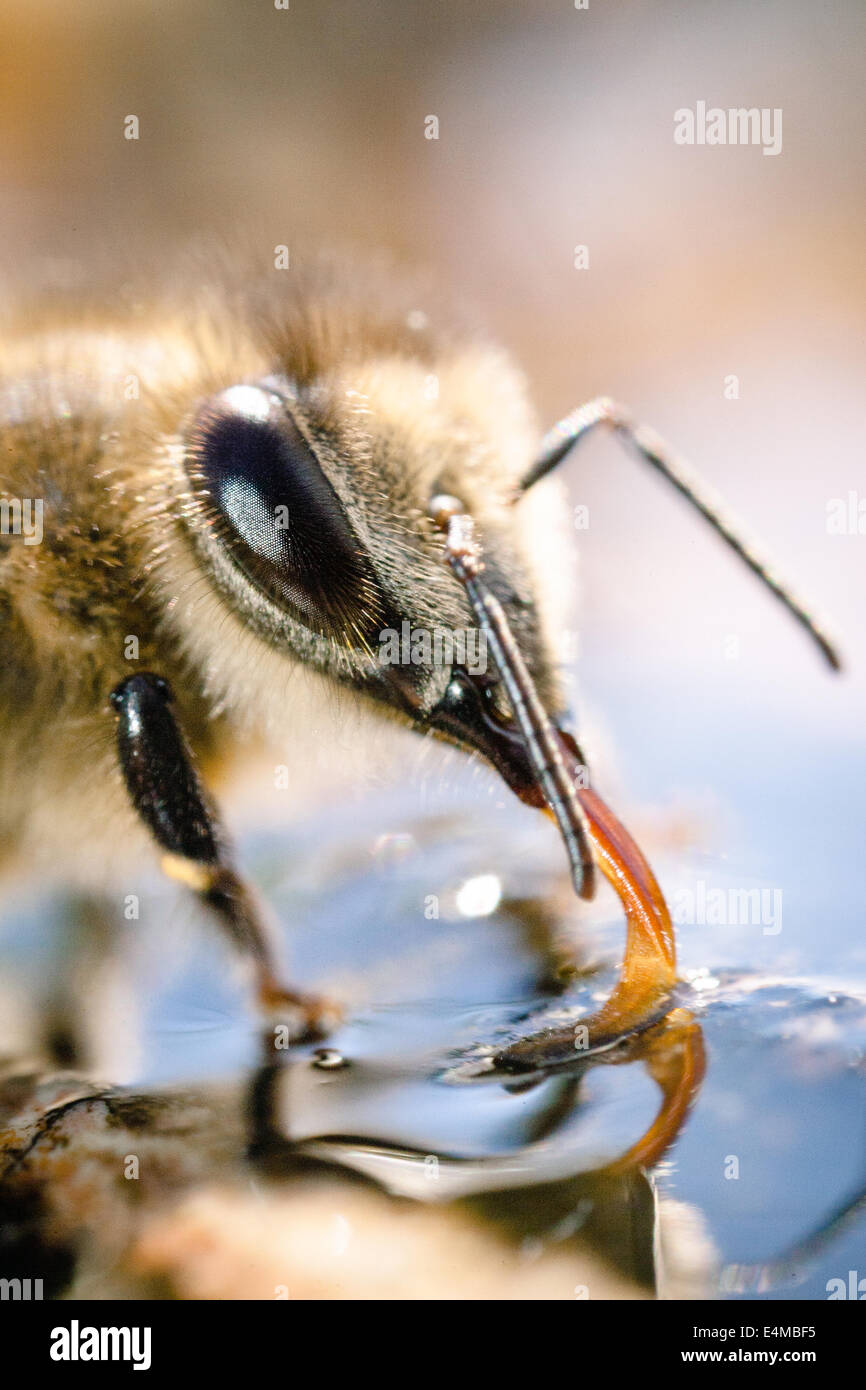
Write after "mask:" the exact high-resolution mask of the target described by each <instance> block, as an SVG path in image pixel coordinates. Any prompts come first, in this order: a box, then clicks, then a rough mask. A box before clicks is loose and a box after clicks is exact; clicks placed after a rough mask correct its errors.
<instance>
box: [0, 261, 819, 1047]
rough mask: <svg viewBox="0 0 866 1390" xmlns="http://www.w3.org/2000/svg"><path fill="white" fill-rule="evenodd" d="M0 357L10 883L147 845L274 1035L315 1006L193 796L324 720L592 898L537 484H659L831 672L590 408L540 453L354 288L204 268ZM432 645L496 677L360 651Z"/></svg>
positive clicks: (322, 1029) (456, 352)
mask: <svg viewBox="0 0 866 1390" xmlns="http://www.w3.org/2000/svg"><path fill="white" fill-rule="evenodd" d="M3 341H4V349H3V356H2V376H0V434H2V450H0V498H2V501H3V505H4V507H5V510H4V511H3V513H2V517H0V520H2V521H3V527H2V530H3V534H2V535H0V632H2V652H3V657H2V664H0V766H2V790H0V846H2V859H3V865H2V867H3V868H5V869H6V870H7V871H11V870H13V869H14V868H15V867H16V866H22V865H23V866H26V868H27V870H28V871H29V872H30V873H36V874H39V875H41V876H43V877H45V878H49V877H50V878H61V879H68V881H69V882H70V883H73V884H82V883H88V884H91V883H100V884H101V883H103V882H104V881H105V880H106V879H107V877H108V875H109V871H114V870H116V867H117V864H118V863H119V862H120V860H121V857H122V855H123V853H124V850H125V851H126V852H127V853H128V854H129V855H130V856H131V857H134V856H140V855H141V854H143V853H147V852H152V850H154V849H155V850H156V852H157V853H158V854H159V856H160V859H161V863H162V867H163V869H164V870H165V872H166V873H167V874H169V875H170V876H171V877H173V878H174V879H176V880H178V881H179V882H181V883H182V884H184V885H186V886H187V887H188V888H189V889H190V890H191V891H192V892H194V893H195V894H197V895H198V897H199V898H200V900H201V901H202V902H203V903H204V904H205V905H206V906H207V907H208V908H209V909H210V911H211V913H212V914H213V916H214V917H215V918H216V920H217V921H219V922H220V923H221V925H222V926H223V928H224V929H225V930H226V931H227V933H228V935H229V936H230V937H231V938H232V939H233V941H234V942H235V944H236V945H237V946H238V948H239V949H240V951H241V953H242V955H243V957H244V959H245V960H247V961H248V962H249V963H250V967H251V970H252V974H253V980H254V988H255V992H256V996H257V999H258V1000H259V1002H260V1004H261V1006H262V1007H263V1008H264V1009H266V1010H274V1009H280V1010H283V1011H284V1012H285V1011H290V1012H292V1017H293V1019H294V1020H295V1027H294V1032H295V1035H296V1036H297V1037H304V1038H312V1037H320V1036H323V1035H324V1034H326V1033H327V1031H328V1029H329V1028H330V1027H331V1026H332V1025H333V1022H334V1019H335V1016H336V1011H335V1009H334V1007H333V1006H332V1005H331V1004H330V1003H329V1002H328V1001H325V1000H322V999H320V998H318V997H312V996H309V995H305V994H303V993H301V992H299V991H297V990H293V989H291V988H290V987H289V986H287V985H286V984H285V983H284V982H283V980H282V978H281V975H280V970H279V966H278V963H277V961H276V958H275V952H274V946H273V932H272V930H271V929H270V927H269V924H268V916H267V911H266V908H265V906H264V905H263V903H262V902H261V900H260V898H259V895H258V894H257V892H256V890H255V887H254V885H252V884H251V883H250V882H248V881H247V880H246V878H245V877H244V875H243V873H242V870H241V868H240V866H239V865H238V863H237V862H236V858H235V855H234V852H233V849H232V846H231V844H230V841H229V838H228V836H227V834H226V832H225V830H224V828H223V825H222V821H221V817H220V814H219V811H218V809H217V805H216V801H215V798H214V795H213V793H212V791H211V790H210V789H209V788H211V787H212V785H213V782H214V780H218V779H219V776H220V772H221V769H225V768H226V767H227V766H229V765H230V764H231V762H232V760H233V759H234V757H235V754H236V751H237V750H238V748H243V747H244V746H246V745H247V744H248V743H249V741H250V740H251V739H257V740H260V741H262V742H263V743H265V744H266V745H268V744H273V745H275V746H278V747H279V748H280V749H281V750H282V749H284V748H285V747H286V746H288V747H289V748H290V749H291V748H295V749H296V750H297V753H298V757H299V760H300V758H301V755H302V753H303V751H304V750H305V748H306V747H308V746H309V745H310V743H315V742H316V740H319V739H324V738H325V737H326V736H327V735H326V732H325V729H326V722H327V717H332V716H333V713H334V711H336V717H337V719H338V720H339V718H340V711H341V710H344V709H345V708H346V707H347V705H348V706H351V707H352V708H355V707H356V706H357V707H359V708H361V709H363V710H364V711H366V714H367V715H368V716H369V717H370V718H372V719H373V721H374V722H379V723H381V722H382V721H391V722H393V723H396V724H399V725H402V726H404V727H407V728H409V729H411V730H414V731H416V732H418V733H420V734H422V735H424V736H433V737H436V738H440V739H443V740H446V741H449V742H451V743H452V744H456V745H457V746H458V747H459V748H461V749H463V750H465V751H466V752H468V753H470V754H474V755H477V756H480V757H481V758H483V759H485V760H486V761H487V762H488V763H490V764H492V765H493V766H494V767H495V768H496V769H497V771H498V772H499V773H500V774H501V775H502V777H503V778H504V779H505V781H506V782H507V783H508V785H509V786H510V787H511V788H512V789H513V790H514V791H515V792H517V794H518V795H520V796H522V797H523V798H524V799H526V800H529V801H531V802H532V803H533V804H536V805H545V804H546V805H548V806H549V807H550V808H551V809H552V811H553V813H554V815H555V816H556V819H557V821H558V822H559V824H560V828H561V829H562V831H563V835H564V838H565V840H566V845H567V848H568V850H569V857H570V860H571V864H572V873H573V877H574V881H575V886H576V887H577V889H578V891H579V892H581V893H583V895H584V896H588V895H589V894H590V893H591V891H592V886H593V882H594V863H595V857H596V856H597V854H598V834H597V835H596V839H595V844H594V846H593V844H592V843H591V839H592V837H591V836H590V834H589V833H588V829H587V818H586V813H585V807H582V806H581V804H580V802H579V799H577V798H576V797H575V796H574V795H573V792H572V784H571V783H570V782H569V775H567V769H566V767H565V763H564V762H563V758H562V749H563V746H564V745H563V743H562V738H563V737H564V736H563V734H562V730H563V729H564V728H565V727H566V724H567V720H568V710H567V708H566V702H565V696H564V690H563V686H562V682H561V677H560V673H559V668H558V662H557V660H556V656H555V652H556V636H557V632H558V627H559V625H560V624H561V622H562V617H563V613H564V612H565V604H566V603H567V599H568V595H569V592H570V588H571V573H572V571H571V554H570V546H569V543H568V539H567V536H566V534H565V527H564V518H565V517H566V515H567V508H566V506H565V505H564V498H563V494H562V492H561V490H560V489H561V482H560V480H558V479H557V480H551V481H550V482H548V483H545V485H544V486H543V487H542V486H539V487H536V484H537V483H539V482H540V480H541V479H542V478H543V477H545V476H546V475H547V474H549V473H551V472H552V471H553V469H554V468H555V467H556V465H557V464H558V463H559V462H560V461H561V460H562V459H563V458H565V456H566V455H567V454H568V453H569V452H570V451H571V450H572V449H573V448H574V447H575V446H576V445H577V444H578V443H579V442H580V440H581V439H582V438H583V437H584V436H585V435H586V434H587V433H589V432H590V431H592V430H593V429H595V428H596V427H598V426H607V427H610V428H612V429H613V430H614V431H615V432H616V433H617V434H618V435H620V436H621V437H622V438H623V439H624V440H625V441H626V443H627V444H628V445H629V446H630V447H631V448H632V449H633V450H634V451H636V452H637V454H638V455H639V456H640V457H641V458H642V459H643V460H644V461H647V462H649V463H650V464H651V465H652V466H654V467H655V468H656V469H657V470H659V471H661V472H662V473H663V474H664V475H665V476H666V477H667V478H668V479H669V480H670V481H671V482H672V483H673V484H674V486H675V487H676V488H677V489H678V490H679V491H680V492H681V493H682V494H684V495H685V496H686V497H687V498H688V499H689V500H690V501H691V502H693V503H694V504H695V505H696V506H697V507H698V509H699V510H700V511H701V512H702V513H703V515H704V517H705V518H706V519H707V520H708V521H709V522H710V523H711V524H712V525H713V526H714V527H715V529H716V530H717V531H718V532H719V533H720V534H721V535H722V536H723V538H724V539H725V540H726V541H727V542H728V544H729V545H731V546H732V547H733V548H734V549H735V550H736V551H737V552H738V553H739V554H740V555H741V556H742V557H743V558H744V559H745V560H746V562H747V563H748V564H749V565H750V566H751V568H752V569H753V570H754V571H755V572H756V574H757V575H758V576H759V577H760V578H761V579H762V580H763V581H764V582H765V583H766V584H767V585H768V586H769V587H770V588H771V589H772V590H773V591H774V592H775V593H776V595H777V596H778V597H779V598H781V600H782V601H783V603H784V604H785V605H786V606H787V607H788V608H789V609H790V610H791V611H792V613H793V614H794V616H795V617H797V619H798V620H799V621H800V622H801V623H802V624H803V625H804V626H805V627H806V628H807V629H808V631H809V632H810V633H811V635H812V636H813V637H814V638H815V640H816V641H817V643H818V645H819V647H820V648H821V650H822V652H823V653H824V655H825V656H826V657H827V659H828V660H829V661H830V662H831V664H837V660H838V659H837V657H836V654H835V650H834V648H833V647H832V644H831V643H830V642H829V640H828V639H827V638H826V637H825V635H824V634H823V632H822V631H821V630H820V629H819V628H818V626H817V624H816V623H815V621H814V620H813V618H812V617H811V616H810V615H809V613H808V612H807V611H806V610H805V609H804V608H803V607H802V605H800V604H799V603H798V602H797V600H795V599H794V598H793V597H792V596H791V594H790V591H789V590H788V589H787V588H786V587H785V586H783V585H782V584H781V583H780V581H779V580H778V579H777V578H776V577H775V575H774V574H773V572H772V571H771V570H770V569H769V567H768V566H766V565H765V564H764V563H763V562H762V561H760V560H759V559H758V558H757V557H756V556H755V555H754V553H753V552H752V551H751V550H750V549H748V548H747V547H746V546H745V544H744V543H743V542H742V541H741V540H740V539H739V537H738V534H737V532H736V531H735V529H734V528H733V527H732V526H731V525H730V523H728V522H727V521H726V520H725V519H724V517H723V516H722V514H721V512H720V511H719V509H718V508H717V506H716V504H715V502H714V501H713V500H712V499H709V498H708V497H707V496H706V495H705V494H704V493H703V492H702V491H701V490H700V488H699V487H698V486H697V485H696V483H695V482H694V480H692V479H691V478H690V477H689V476H688V475H687V472H686V470H685V469H684V467H683V466H682V465H680V464H679V463H678V462H677V460H676V459H675V458H674V457H673V455H672V454H671V453H670V451H669V450H668V449H667V447H666V446H665V445H664V444H663V443H662V442H661V441H660V440H658V438H657V437H656V436H655V435H654V434H652V433H651V432H650V431H648V430H646V429H644V428H642V427H639V426H635V425H634V424H633V423H632V421H631V418H630V416H629V415H628V413H627V412H626V411H624V410H623V409H622V408H621V407H619V406H616V405H615V404H613V403H612V402H609V401H606V400H603V401H598V402H593V403H592V404H590V405H589V406H586V407H583V408H581V409H580V410H578V411H576V412H574V413H573V414H572V415H570V416H569V417H567V418H566V419H565V420H564V421H563V422H561V423H560V425H558V426H557V427H556V428H555V429H554V430H553V431H552V432H551V433H550V434H549V435H548V436H546V437H545V438H544V439H543V440H542V442H541V444H540V445H539V432H538V429H537V426H536V423H535V419H534V416H533V413H532V410H531V407H530V405H529V401H528V394H527V389H526V384H525V382H524V380H523V378H522V377H521V375H520V373H519V372H518V370H517V369H516V368H515V366H514V365H513V364H512V363H511V361H510V360H509V358H508V357H507V356H506V355H505V354H504V353H503V352H502V351H501V350H500V349H499V348H498V347H496V346H495V345H492V344H490V343H489V342H487V341H486V340H483V339H479V338H478V337H476V336H475V335H473V334H471V333H465V332H459V331H455V330H450V329H446V330H443V331H439V330H436V329H434V328H433V327H431V325H430V321H429V319H428V317H427V315H426V314H424V313H423V312H422V311H420V310H419V309H418V307H417V302H416V301H415V299H414V298H413V295H412V292H403V291H400V290H395V289H394V288H393V286H391V285H390V284H387V283H385V282H384V281H383V280H382V278H381V277H379V276H377V275H368V274H361V275H357V274H354V273H348V274H347V273H344V272H342V271H339V270H336V269H335V268H334V267H333V266H331V265H325V264H315V265H312V266H310V267H309V268H307V269H306V270H303V271H298V270H296V269H295V268H294V267H293V268H292V270H291V271H290V272H286V271H284V270H282V269H276V268H274V267H273V266H271V265H268V266H266V267H265V268H260V267H255V266H252V267H248V266H244V268H243V271H242V272H240V271H238V270H237V269H236V268H235V266H234V264H233V263H229V262H226V261H225V260H224V259H223V258H221V257H217V256H211V257H210V258H204V260H202V259H197V260H196V261H195V262H194V263H186V264H182V265H181V267H180V268H178V269H176V270H175V271H174V272H173V273H172V272H169V273H167V274H165V275H164V276H163V278H162V279H161V281H160V282H159V284H158V285H157V287H156V288H153V287H150V288H147V289H145V290H142V289H140V288H139V287H138V285H137V284H136V285H130V284H127V283H122V284H115V285H113V286H111V287H110V288H105V287H104V288H103V289H102V291H101V292H95V291H93V290H92V289H90V290H88V291H87V293H86V294H83V295H81V296H78V295H76V294H74V293H67V294H62V295H57V294H55V295H54V297H53V299H49V300H48V301H44V302H43V301H40V300H38V299H37V300H36V302H34V303H30V304H27V305H25V306H24V307H21V308H15V307H12V308H10V309H9V310H8V311H7V313H6V316H5V323H4V327H3ZM459 518H463V519H464V521H465V522H466V523H467V524H471V528H472V536H473V538H477V545H476V541H475V540H473V541H472V544H471V545H469V543H468V542H467V541H466V535H465V532H464V533H463V535H464V540H463V542H461V540H460V535H459V534H458V533H456V532H454V531H453V524H454V523H455V520H459ZM37 522H38V524H37ZM460 524H462V523H460ZM458 529H459V528H458ZM446 532H447V535H446V534H445V533H446ZM455 536H456V538H455ZM473 546H475V549H472V547H473ZM470 551H471V556H470ZM407 624H408V629H406V628H405V625H407ZM441 629H445V630H447V631H450V632H458V631H462V630H475V629H479V630H481V631H482V632H483V633H485V634H486V635H487V636H489V637H490V639H491V642H492V647H493V657H494V659H493V661H492V662H490V663H489V664H488V667H487V669H486V670H484V671H483V672H481V673H479V672H477V671H470V670H469V669H468V668H467V666H466V665H465V664H461V663H460V662H459V661H457V660H454V661H452V662H442V661H439V662H437V661H434V660H413V661H410V662H407V663H393V662H392V663H388V662H384V661H383V659H382V635H383V633H386V632H394V631H397V632H399V631H401V630H409V631H411V632H417V631H421V632H429V631H432V630H441ZM570 747H571V751H572V752H573V753H574V759H573V763H575V762H582V755H580V753H579V749H577V748H576V746H573V745H570ZM572 773H573V766H572ZM289 775H290V776H291V763H290V765H289ZM299 775H300V774H299ZM597 823H598V817H597V816H596V824H597ZM599 833H600V832H599Z"/></svg>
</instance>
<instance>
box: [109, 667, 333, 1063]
mask: <svg viewBox="0 0 866 1390" xmlns="http://www.w3.org/2000/svg"><path fill="white" fill-rule="evenodd" d="M111 704H112V706H113V708H114V712H115V715H116V717H117V752H118V758H119V762H120V769H121V772H122V773H123V778H124V781H125V782H126V788H127V791H128V792H129V796H130V799H131V801H132V804H133V806H134V807H135V810H136V811H137V812H138V815H139V816H140V817H141V819H142V821H143V822H144V824H145V825H146V826H147V828H148V830H149V831H150V833H151V835H152V836H153V838H154V840H155V841H156V843H157V845H158V846H159V848H160V849H161V850H162V851H163V856H162V867H163V870H164V871H165V872H166V873H167V874H168V875H169V876H170V877H171V878H174V879H177V880H178V881H179V882H181V883H184V884H186V885H187V887H189V888H192V889H193V890H194V891H195V892H196V893H197V894H198V896H199V897H200V898H201V900H202V902H204V903H206V904H207V906H208V907H209V908H210V909H211V910H212V911H213V912H214V913H215V915H216V916H217V917H218V918H219V920H220V922H221V924H222V925H223V927H224V928H225V929H226V930H227V932H228V933H229V935H230V936H231V937H232V939H233V940H234V942H235V943H236V945H237V946H238V947H239V948H240V949H241V951H242V952H243V953H244V955H245V956H246V957H247V958H248V959H249V960H251V961H252V962H253V965H254V968H255V973H256V982H257V987H258V997H259V1002H260V1003H261V1004H262V1005H263V1006H264V1007H265V1008H267V1009H269V1010H273V1009H281V1008H286V1009H288V1010H290V1011H291V1012H292V1013H293V1023H292V1032H293V1033H294V1034H296V1035H297V1034H298V1033H300V1034H301V1035H303V1036H309V1037H320V1036H323V1035H324V1033H325V1032H327V1028H328V1023H329V1022H331V1021H333V1019H334V1018H335V1016H336V1011H335V1010H334V1009H333V1007H332V1006H330V1005H329V1004H327V1002H326V1001H324V1000H321V999H318V998H315V997H312V996H309V995H303V994H299V993H298V992H296V991H294V990H289V989H284V988H283V987H282V986H281V985H280V983H279V981H278V979H277V973H276V968H275V964H274V956H273V950H272V946H271V940H270V933H269V931H268V930H267V925H266V922H265V919H264V913H263V911H262V908H261V907H260V905H259V903H258V901H257V899H256V896H255V894H254V892H253V890H252V889H251V888H250V886H249V885H248V884H247V883H245V882H244V880H243V878H242V877H241V876H240V875H239V874H238V873H237V871H236V869H235V867H234V865H233V863H232V855H231V849H230V846H229V844H228V840H227V838H226V836H225V834H224V832H223V830H222V827H221V826H220V823H219V817H218V814H217V811H216V808H215V807H214V806H213V804H212V803H211V801H210V798H209V797H208V795H207V793H206V791H205V789H204V787H203V786H202V783H201V781H200V779H199V776H198V773H197V772H196V769H195V766H194V763H193V759H192V754H191V752H190V749H189V746H188V744H187V741H186V739H185V738H184V735H183V732H182V730H181V727H180V725H179V723H178V721H177V718H176V716H175V713H174V709H173V707H172V698H171V691H170V689H169V686H168V683H167V682H166V681H165V680H163V678H162V677H161V676H157V675H153V674H152V673H150V672H141V673H140V674H138V675H134V676H128V677H127V678H126V680H123V681H121V682H120V684H119V685H118V686H116V687H115V689H114V690H113V691H112V693H111ZM298 1013H300V1027H298V1026H296V1024H297V1014H298Z"/></svg>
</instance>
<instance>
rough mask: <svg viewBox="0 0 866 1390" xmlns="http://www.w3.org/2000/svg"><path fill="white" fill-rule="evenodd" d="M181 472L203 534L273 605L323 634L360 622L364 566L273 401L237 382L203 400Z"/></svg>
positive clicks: (280, 403)
mask: <svg viewBox="0 0 866 1390" xmlns="http://www.w3.org/2000/svg"><path fill="white" fill-rule="evenodd" d="M187 471H188V473H189V476H190V480H191V482H192V484H193V487H194V489H195V490H196V492H197V494H198V495H199V497H200V499H201V501H202V502H203V504H204V507H205V510H206V514H207V519H208V522H209V523H210V525H211V528H212V531H213V534H214V535H215V536H216V537H217V538H218V539H219V540H220V541H221V542H222V544H223V545H224V546H225V547H226V548H227V549H228V550H229V552H230V554H231V558H232V560H233V562H234V564H235V565H236V566H237V568H239V569H240V570H241V571H242V572H243V573H244V575H245V576H246V577H247V579H249V580H250V581H251V582H252V583H253V584H254V585H255V586H256V587H257V588H258V589H260V590H262V591H263V592H265V593H266V594H268V596H269V597H270V598H272V599H273V600H274V601H275V602H276V603H277V604H279V605H280V607H282V608H284V609H285V610H286V611H288V612H290V613H292V614H293V615H294V616H296V617H298V618H299V619H300V620H301V621H302V622H304V623H305V624H306V625H307V626H309V627H311V628H313V629H315V630H318V631H321V632H330V633H334V632H336V631H343V630H345V629H348V628H350V627H354V628H355V630H357V624H358V619H359V617H361V616H364V615H367V616H368V617H369V616H370V610H371V609H375V607H376V604H375V596H376V586H375V583H374V582H373V579H372V574H371V572H370V568H369V564H368V562H367V561H366V559H365V556H364V554H363V551H362V549H361V547H360V545H359V543H358V540H357V537H356V536H355V533H354V531H353V529H352V526H351V524H350V522H349V519H348V517H347V515H346V512H345V510H344V508H343V505H342V503H341V501H340V499H339V497H338V496H337V493H336V492H335V490H334V488H333V486H332V485H331V483H330V482H329V480H328V479H327V478H326V476H325V474H324V472H323V471H322V468H321V465H320V464H319V461H318V459H317V457H316V454H315V452H314V449H313V447H312V445H311V444H310V443H309V441H308V440H307V438H306V437H305V436H304V434H303V433H302V431H301V429H300V427H299V425H298V423H297V422H296V420H295V419H294V417H293V415H292V412H291V408H290V406H289V404H288V402H287V401H286V400H285V399H284V398H283V397H282V396H281V395H279V394H277V393H276V392H275V391H270V390H267V389H265V388H264V387H260V386H255V385H239V386H233V387H230V388H229V389H228V390H226V391H223V392H221V393H220V394H219V395H217V396H214V397H213V398H212V399H211V400H209V401H207V402H206V403H205V404H204V405H203V406H202V408H201V409H200V410H199V412H198V415H197V416H196V418H195V421H194V423H193V426H192V429H191V431H190V434H189V438H188V448H187Z"/></svg>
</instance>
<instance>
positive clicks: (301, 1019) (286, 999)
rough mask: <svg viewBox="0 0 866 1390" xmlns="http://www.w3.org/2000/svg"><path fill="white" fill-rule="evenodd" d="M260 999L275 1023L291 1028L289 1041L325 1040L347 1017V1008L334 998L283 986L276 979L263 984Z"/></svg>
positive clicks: (265, 1012)
mask: <svg viewBox="0 0 866 1390" xmlns="http://www.w3.org/2000/svg"><path fill="white" fill-rule="evenodd" d="M258 1002H259V1008H260V1009H261V1011H262V1012H263V1013H264V1014H266V1015H267V1017H268V1019H269V1021H270V1022H272V1023H273V1024H274V1026H275V1027H279V1026H280V1025H282V1026H283V1027H285V1028H286V1029H287V1030H288V1038H287V1039H286V1041H287V1042H288V1043H291V1044H298V1043H308V1042H321V1041H322V1039H323V1038H327V1037H328V1036H329V1034H331V1033H333V1032H334V1031H335V1029H337V1028H338V1027H339V1026H340V1024H341V1023H342V1021H343V1010H342V1008H341V1007H340V1005H339V1004H337V1003H335V1002H334V1000H333V999H328V998H326V997H325V996H323V995H320V994H302V993H300V992H299V991H298V990H293V989H283V988H282V987H281V986H280V985H278V984H276V983H275V982H273V981H266V982H265V983H264V984H262V985H260V986H259V994H258ZM283 1045H285V1043H284V1044H283Z"/></svg>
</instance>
